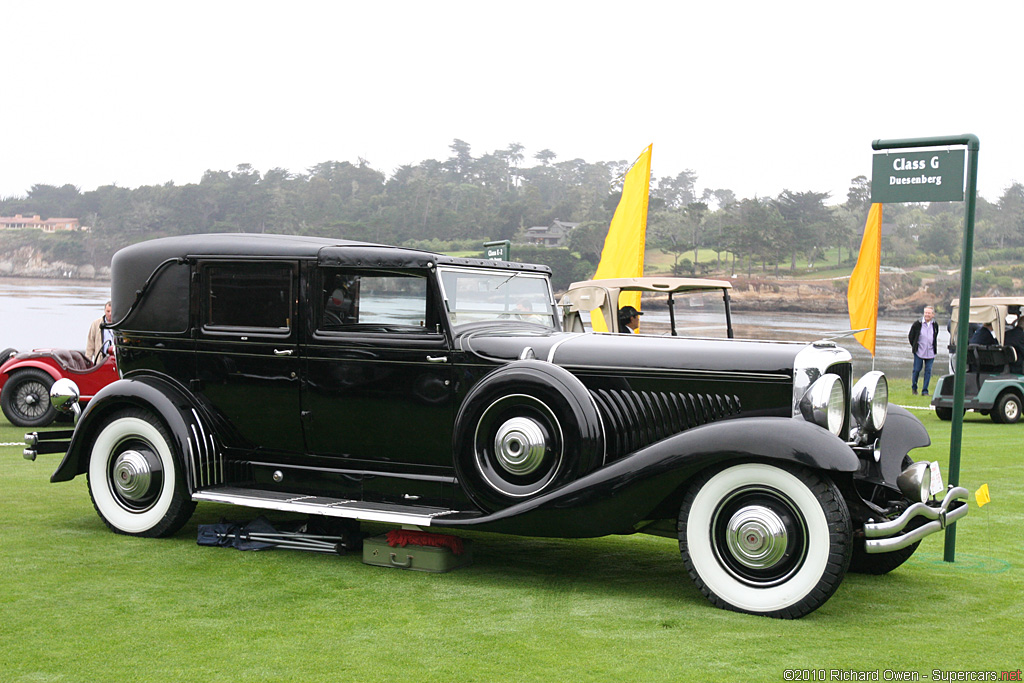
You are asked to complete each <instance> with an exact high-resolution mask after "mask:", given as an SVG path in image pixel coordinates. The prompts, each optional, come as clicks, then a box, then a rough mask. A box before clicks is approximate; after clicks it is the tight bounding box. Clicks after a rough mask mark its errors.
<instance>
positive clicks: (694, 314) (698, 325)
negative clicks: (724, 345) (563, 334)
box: [559, 277, 735, 339]
mask: <svg viewBox="0 0 1024 683" xmlns="http://www.w3.org/2000/svg"><path fill="white" fill-rule="evenodd" d="M730 289H732V283H730V282H728V281H726V280H705V279H700V278H684V277H628V278H612V279H605V280H586V281H584V282H574V283H572V284H571V285H569V291H567V292H566V293H565V294H564V295H562V299H561V301H560V302H559V305H560V306H561V307H562V315H563V326H564V328H565V330H566V331H567V332H586V331H589V327H588V325H589V324H590V323H591V322H592V321H593V320H594V317H595V316H600V317H601V318H603V320H604V324H605V327H606V328H607V329H608V330H609V331H612V332H617V331H618V329H619V324H618V310H619V305H618V302H619V295H620V294H621V293H623V292H648V293H658V294H667V295H668V316H669V331H668V334H670V335H672V336H673V337H725V338H728V339H732V338H733V337H734V336H735V334H734V332H733V328H732V312H731V311H730V308H729V290H730ZM677 308H678V309H680V310H679V311H677V310H676V309H677ZM645 324H646V323H645Z"/></svg>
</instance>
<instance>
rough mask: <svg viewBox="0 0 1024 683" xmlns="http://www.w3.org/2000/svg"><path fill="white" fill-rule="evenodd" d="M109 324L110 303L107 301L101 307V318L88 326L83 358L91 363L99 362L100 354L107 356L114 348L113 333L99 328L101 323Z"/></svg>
mask: <svg viewBox="0 0 1024 683" xmlns="http://www.w3.org/2000/svg"><path fill="white" fill-rule="evenodd" d="M111 322H112V320H111V318H110V302H109V301H108V302H107V303H106V305H105V306H104V307H103V317H102V318H96V320H93V321H92V325H90V326H89V338H88V340H87V341H86V343H85V357H86V358H88V359H89V361H90V362H92V363H95V362H96V361H98V360H100V359H99V358H98V356H99V355H100V354H102V355H104V356H109V355H110V352H111V350H112V349H113V348H114V333H113V332H111V331H110V330H108V329H105V328H101V327H100V325H101V324H103V323H106V324H107V325H109V324H110V323H111Z"/></svg>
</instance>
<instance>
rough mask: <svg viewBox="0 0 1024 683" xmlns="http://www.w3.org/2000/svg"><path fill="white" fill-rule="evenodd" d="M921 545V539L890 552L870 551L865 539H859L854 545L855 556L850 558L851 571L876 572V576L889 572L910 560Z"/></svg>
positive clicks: (861, 572) (860, 572) (859, 572)
mask: <svg viewBox="0 0 1024 683" xmlns="http://www.w3.org/2000/svg"><path fill="white" fill-rule="evenodd" d="M919 545H921V542H920V541H918V542H917V543H912V544H910V545H908V546H907V547H906V548H900V549H899V550H893V551H892V552H890V553H868V551H867V550H866V549H865V547H864V541H858V542H857V543H856V544H855V545H854V546H853V556H852V557H851V558H850V571H851V572H855V573H857V574H874V575H876V576H880V575H882V574H888V573H889V572H891V571H892V570H893V569H896V568H897V567H899V566H901V565H902V564H903V563H904V562H906V561H907V560H909V559H910V557H911V555H913V554H914V551H916V550H917V546H919Z"/></svg>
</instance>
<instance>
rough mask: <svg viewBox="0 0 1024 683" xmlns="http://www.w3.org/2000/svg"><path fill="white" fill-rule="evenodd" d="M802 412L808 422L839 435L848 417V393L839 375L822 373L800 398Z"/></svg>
mask: <svg viewBox="0 0 1024 683" xmlns="http://www.w3.org/2000/svg"><path fill="white" fill-rule="evenodd" d="M800 413H801V414H802V415H803V416H804V419H805V420H807V421H808V422H813V423H814V424H816V425H818V426H820V427H824V428H825V429H827V430H828V431H830V432H832V433H833V434H835V435H836V436H839V433H840V432H841V431H842V430H843V419H844V418H845V417H846V395H845V394H844V392H843V380H841V379H840V378H839V375H833V374H827V375H822V376H821V377H819V378H818V379H817V380H815V382H814V384H812V385H811V386H810V387H809V388H808V389H807V392H806V393H805V394H804V395H803V398H801V399H800Z"/></svg>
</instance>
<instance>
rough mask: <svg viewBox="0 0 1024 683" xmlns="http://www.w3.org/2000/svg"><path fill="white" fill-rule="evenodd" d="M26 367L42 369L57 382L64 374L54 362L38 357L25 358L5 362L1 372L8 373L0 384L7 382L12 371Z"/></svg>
mask: <svg viewBox="0 0 1024 683" xmlns="http://www.w3.org/2000/svg"><path fill="white" fill-rule="evenodd" d="M25 368H35V369H36V370H42V371H43V372H45V373H46V374H48V375H49V376H50V377H52V378H53V380H54V381H55V382H56V381H57V380H58V379H60V378H61V377H62V375H61V374H60V370H58V369H57V368H55V367H54V366H53V364H51V363H47V362H45V361H42V360H39V359H38V358H27V359H25V360H18V361H14V362H13V363H4V366H3V372H2V373H0V374H3V375H6V377H4V378H3V380H2V381H0V385H2V384H3V383H4V382H6V381H7V379H8V378H10V376H11V374H12V373H15V372H18V371H19V370H24V369H25Z"/></svg>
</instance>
